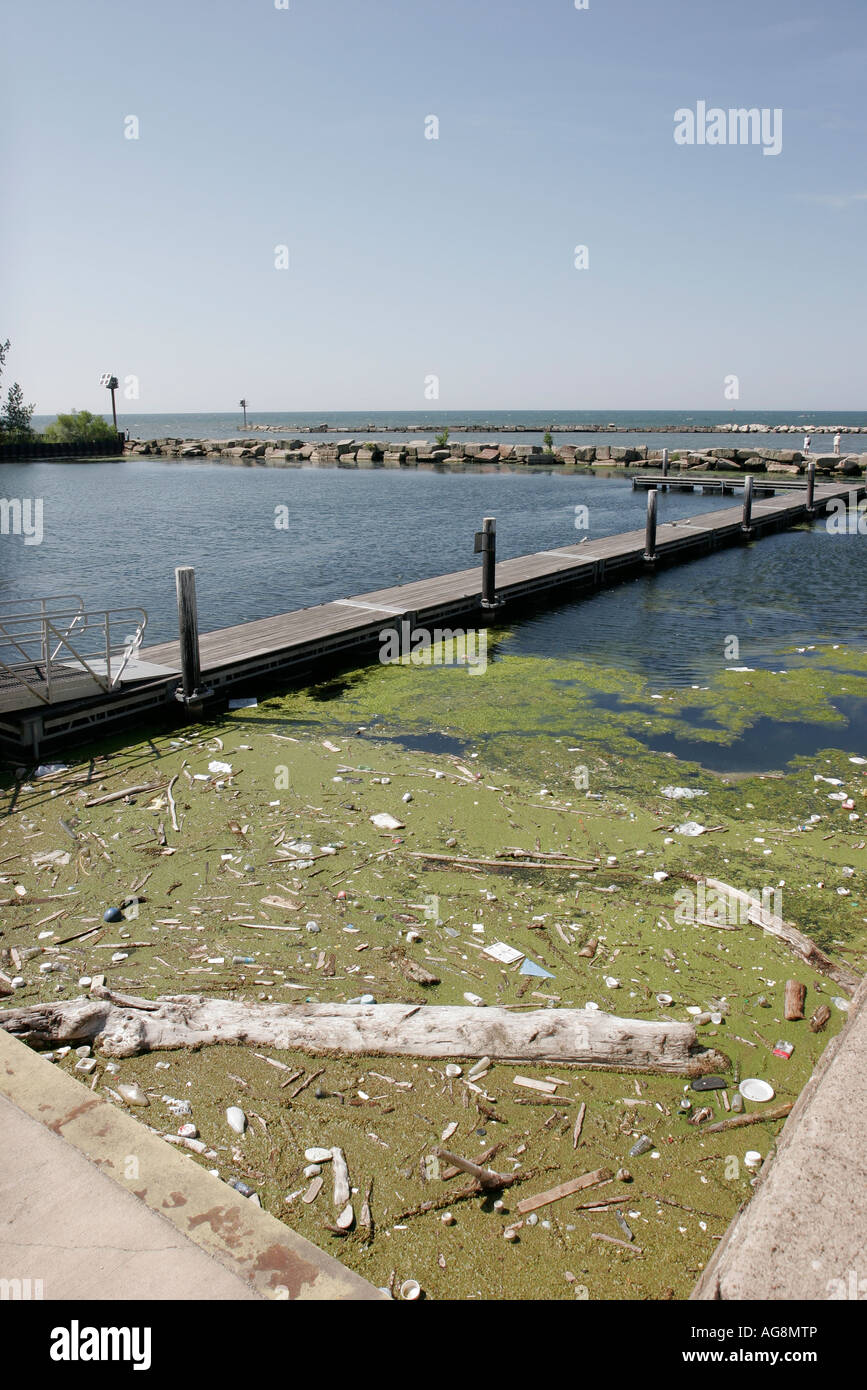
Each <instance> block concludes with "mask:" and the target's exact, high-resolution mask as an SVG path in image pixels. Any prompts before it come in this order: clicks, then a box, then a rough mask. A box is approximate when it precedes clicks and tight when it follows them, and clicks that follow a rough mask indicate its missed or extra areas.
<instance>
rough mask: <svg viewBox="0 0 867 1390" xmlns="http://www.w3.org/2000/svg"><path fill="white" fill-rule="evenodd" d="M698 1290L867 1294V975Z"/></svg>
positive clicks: (707, 1294)
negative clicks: (846, 1018)
mask: <svg viewBox="0 0 867 1390" xmlns="http://www.w3.org/2000/svg"><path fill="white" fill-rule="evenodd" d="M732 1143H733V1146H734V1147H735V1148H736V1149H737V1150H738V1151H740V1150H741V1149H742V1148H743V1142H742V1141H741V1142H737V1141H736V1140H735V1138H734V1136H733V1138H732ZM691 1298H693V1299H738V1300H744V1299H813V1300H827V1299H861V1300H864V1299H867V980H865V981H864V982H863V983H862V984H861V986H860V988H859V990H858V993H857V994H856V996H855V998H854V1000H853V1001H852V1008H851V1012H850V1016H849V1021H848V1023H847V1024H846V1027H845V1028H844V1029H843V1031H842V1032H841V1033H839V1034H838V1035H837V1037H836V1038H834V1039H832V1041H831V1042H829V1044H828V1046H827V1047H826V1049H825V1051H824V1052H823V1053H822V1056H821V1058H820V1059H819V1062H818V1065H817V1067H816V1070H815V1071H814V1072H813V1075H812V1076H811V1077H810V1080H809V1081H808V1082H807V1084H806V1086H805V1087H804V1089H803V1091H802V1092H801V1094H800V1096H799V1097H798V1100H797V1102H796V1104H795V1106H794V1109H793V1110H792V1112H791V1114H790V1115H789V1117H788V1119H787V1120H786V1123H785V1125H784V1126H783V1129H782V1130H781V1132H780V1135H779V1137H778V1139H777V1142H776V1149H775V1152H774V1153H773V1154H772V1156H769V1157H768V1158H767V1159H766V1160H765V1163H764V1166H763V1168H762V1171H761V1174H760V1175H759V1179H758V1182H757V1185H756V1191H755V1194H754V1196H753V1198H752V1200H751V1201H750V1203H749V1205H748V1206H747V1207H745V1208H744V1210H743V1211H741V1212H740V1213H739V1214H738V1215H737V1216H736V1217H735V1219H734V1221H733V1222H732V1224H731V1225H730V1226H729V1229H728V1231H727V1232H726V1234H725V1236H724V1237H723V1239H722V1241H721V1243H720V1245H719V1247H718V1249H717V1251H716V1254H715V1255H714V1257H713V1259H712V1260H711V1261H710V1263H709V1264H708V1266H707V1268H706V1269H705V1271H704V1273H703V1274H702V1276H701V1278H700V1279H699V1281H698V1284H697V1285H696V1287H695V1289H694V1290H693V1292H692V1294H691Z"/></svg>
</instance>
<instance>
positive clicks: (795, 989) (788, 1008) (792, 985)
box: [783, 980, 807, 1023]
mask: <svg viewBox="0 0 867 1390" xmlns="http://www.w3.org/2000/svg"><path fill="white" fill-rule="evenodd" d="M806 997H807V986H806V985H802V984H801V982H800V980H787V981H786V996H785V1006H784V1012H783V1018H784V1019H785V1020H786V1022H787V1023H792V1022H794V1021H795V1019H799V1018H803V1017H804V1000H805V999H806Z"/></svg>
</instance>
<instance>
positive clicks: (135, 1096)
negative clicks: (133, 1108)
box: [117, 1081, 150, 1106]
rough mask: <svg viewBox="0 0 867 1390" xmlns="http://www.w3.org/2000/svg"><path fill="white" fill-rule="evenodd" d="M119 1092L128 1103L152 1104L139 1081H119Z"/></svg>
mask: <svg viewBox="0 0 867 1390" xmlns="http://www.w3.org/2000/svg"><path fill="white" fill-rule="evenodd" d="M117 1092H118V1095H120V1096H121V1097H122V1098H123V1099H124V1100H125V1101H126V1103H127V1105H142V1106H144V1105H150V1101H149V1100H148V1098H147V1096H146V1095H145V1093H144V1091H143V1090H142V1088H141V1086H139V1084H138V1082H137V1081H119V1082H118V1084H117Z"/></svg>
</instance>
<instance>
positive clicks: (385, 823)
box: [370, 811, 405, 830]
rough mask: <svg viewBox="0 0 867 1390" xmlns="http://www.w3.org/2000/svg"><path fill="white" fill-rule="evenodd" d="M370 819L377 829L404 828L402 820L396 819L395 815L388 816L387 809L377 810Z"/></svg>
mask: <svg viewBox="0 0 867 1390" xmlns="http://www.w3.org/2000/svg"><path fill="white" fill-rule="evenodd" d="M370 819H371V821H372V822H373V824H374V825H375V826H376V827H377V828H378V829H379V830H403V829H405V826H404V823H403V821H402V820H396V819H395V817H394V816H390V815H389V814H388V812H387V811H379V812H378V813H377V814H376V815H375V816H371V817H370Z"/></svg>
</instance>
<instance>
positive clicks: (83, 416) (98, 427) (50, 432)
mask: <svg viewBox="0 0 867 1390" xmlns="http://www.w3.org/2000/svg"><path fill="white" fill-rule="evenodd" d="M42 438H43V439H47V440H48V441H49V443H53V444H78V443H85V444H91V443H94V442H95V441H96V440H99V439H114V438H115V432H114V427H113V426H112V425H110V424H109V423H108V421H107V420H104V419H103V418H102V416H101V415H92V414H91V412H90V411H89V410H78V411H75V410H73V411H72V412H71V413H70V414H69V415H58V417H57V419H56V420H55V421H54V423H53V424H51V425H48V426H47V428H46V429H45V430H43V432H42Z"/></svg>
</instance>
